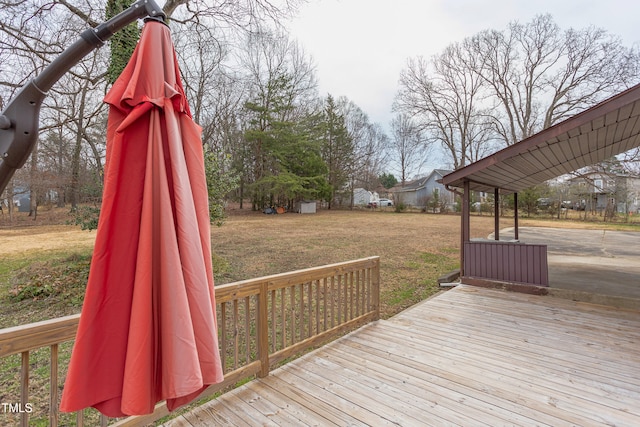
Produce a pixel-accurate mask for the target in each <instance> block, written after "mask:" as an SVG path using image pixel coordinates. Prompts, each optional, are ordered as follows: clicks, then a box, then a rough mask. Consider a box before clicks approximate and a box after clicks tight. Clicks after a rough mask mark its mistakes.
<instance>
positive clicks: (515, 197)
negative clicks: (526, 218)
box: [513, 193, 519, 240]
mask: <svg viewBox="0 0 640 427" xmlns="http://www.w3.org/2000/svg"><path fill="white" fill-rule="evenodd" d="M513 205H514V210H513V233H514V239H516V240H518V239H519V237H518V193H513Z"/></svg>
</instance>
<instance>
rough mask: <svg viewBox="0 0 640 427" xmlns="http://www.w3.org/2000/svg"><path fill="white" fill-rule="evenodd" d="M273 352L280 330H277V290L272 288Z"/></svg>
mask: <svg viewBox="0 0 640 427" xmlns="http://www.w3.org/2000/svg"><path fill="white" fill-rule="evenodd" d="M270 314H271V352H272V353H274V352H275V351H276V343H277V342H278V335H277V334H278V332H277V330H276V290H275V289H272V290H271V313H270Z"/></svg>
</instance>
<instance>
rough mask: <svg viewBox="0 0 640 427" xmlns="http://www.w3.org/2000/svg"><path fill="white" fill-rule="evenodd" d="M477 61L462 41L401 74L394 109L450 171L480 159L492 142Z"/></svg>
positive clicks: (415, 62) (413, 61) (483, 89)
mask: <svg viewBox="0 0 640 427" xmlns="http://www.w3.org/2000/svg"><path fill="white" fill-rule="evenodd" d="M478 61H479V59H478V58H477V57H476V56H475V55H474V54H473V52H472V51H471V46H470V45H469V43H468V42H467V41H465V42H464V43H456V44H453V45H450V46H449V47H447V48H446V49H445V51H444V52H443V53H442V54H440V55H437V56H434V57H433V59H432V60H431V61H430V62H429V61H426V60H425V59H424V58H418V59H415V60H413V59H410V60H409V62H408V65H407V68H406V69H405V70H403V71H402V73H401V74H400V90H399V92H398V95H397V97H396V101H395V104H394V109H395V110H396V111H398V112H403V113H406V114H408V115H409V116H411V117H412V118H413V119H414V120H415V121H416V124H417V125H419V126H420V128H421V129H422V130H423V131H424V132H425V137H426V138H427V140H428V141H429V142H430V143H432V144H433V143H439V144H441V145H442V147H443V148H444V149H445V151H446V152H447V154H448V155H449V156H450V159H451V161H452V164H453V167H454V169H458V168H460V167H463V166H465V165H466V164H467V163H469V162H472V161H474V160H476V159H477V158H479V157H481V156H482V154H484V153H485V152H486V151H487V149H488V145H489V144H490V142H491V140H492V132H491V123H490V120H489V117H490V116H489V111H488V106H487V105H486V104H487V101H486V91H485V86H484V80H483V79H482V78H481V77H480V76H479V75H478V74H477V68H478V66H479V64H478ZM483 102H484V104H483Z"/></svg>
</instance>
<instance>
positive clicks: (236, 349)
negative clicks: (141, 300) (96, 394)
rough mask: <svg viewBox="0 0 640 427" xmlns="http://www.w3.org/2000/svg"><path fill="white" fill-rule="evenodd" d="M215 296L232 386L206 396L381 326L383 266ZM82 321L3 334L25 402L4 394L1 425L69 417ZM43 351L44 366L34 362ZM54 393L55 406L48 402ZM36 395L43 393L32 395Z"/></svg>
mask: <svg viewBox="0 0 640 427" xmlns="http://www.w3.org/2000/svg"><path fill="white" fill-rule="evenodd" d="M215 295H216V303H217V316H218V319H217V320H218V335H219V341H220V354H221V358H222V363H223V367H224V370H225V380H224V382H222V383H221V384H216V385H213V386H211V387H209V388H208V389H207V390H206V391H205V392H203V394H202V395H201V397H207V396H211V395H213V394H215V393H218V392H220V391H222V390H224V389H226V388H229V387H230V386H233V385H235V384H237V383H238V382H239V381H242V380H246V379H248V378H252V377H254V376H258V377H264V376H266V375H268V373H269V371H270V370H271V369H272V368H273V367H275V366H277V365H278V364H280V363H282V362H284V361H285V360H286V359H288V358H291V357H293V356H294V355H296V354H298V353H301V352H303V351H306V350H308V349H311V348H314V347H316V346H318V345H320V344H322V343H324V342H327V341H329V340H331V339H333V338H336V337H338V336H340V335H341V334H343V333H345V332H346V331H348V330H351V329H355V328H357V327H359V326H361V325H364V324H366V323H368V322H371V321H374V320H377V319H378V318H379V301H380V260H379V258H378V257H370V258H364V259H360V260H355V261H347V262H343V263H338V264H331V265H326V266H322V267H315V268H309V269H305V270H298V271H292V272H288V273H283V274H277V275H273V276H266V277H261V278H257V279H250V280H245V281H241V282H235V283H230V284H226V285H222V286H217V287H216V289H215ZM79 318H80V317H79V315H75V316H68V317H63V318H59V319H53V320H48V321H44V322H38V323H33V324H29V325H22V326H18V327H13V328H7V329H3V330H0V360H2V362H3V364H4V362H5V361H8V360H9V359H11V358H15V359H16V360H14V361H13V362H9V363H13V364H15V366H16V378H15V380H16V381H18V382H19V387H15V388H16V389H19V395H16V396H11V395H10V394H8V393H7V392H3V393H4V394H3V395H2V400H3V402H2V405H3V407H0V424H2V425H5V424H6V425H9V424H19V425H22V426H27V425H29V418H30V417H31V418H32V419H34V420H36V419H37V420H38V421H39V422H44V419H46V418H47V417H48V418H49V425H50V426H57V425H59V422H60V421H59V418H61V417H63V416H65V417H66V416H69V415H68V414H59V413H58V406H59V394H60V393H59V390H61V384H60V382H61V378H62V377H63V376H64V375H66V366H64V367H63V369H62V370H60V369H59V366H58V365H59V364H60V363H59V360H60V359H62V357H61V350H60V347H61V346H63V345H64V346H65V347H66V348H65V350H64V351H65V352H69V351H70V348H71V345H70V343H71V341H73V339H74V338H75V333H76V329H77V326H78V320H79ZM47 349H48V351H47ZM35 352H38V356H37V360H38V362H37V363H34V362H33V361H31V362H30V357H31V355H32V354H35ZM43 353H45V355H44V356H43V355H42V354H43ZM67 356H68V355H67ZM46 359H48V367H47V368H46V369H43V367H42V366H41V365H42V364H43V363H42V360H46ZM65 360H66V359H65ZM34 365H36V366H34ZM32 369H35V371H37V372H34V373H35V374H36V375H33V377H34V378H33V380H34V381H30V377H31V376H32V375H31V370H32ZM43 371H44V372H43ZM87 375H91V373H90V372H88V373H87ZM46 377H48V378H46ZM4 381H5V380H4V379H3V382H4ZM33 382H37V384H38V385H37V386H34V384H33ZM47 383H48V387H47V386H46V384H47ZM47 388H48V390H49V397H48V399H47V398H46V397H43V396H41V394H42V393H43V392H44V393H46V391H47V390H46V389H47ZM34 389H37V393H35V394H34V395H30V392H31V391H33V390H34ZM36 397H37V399H36ZM35 401H37V402H41V403H40V404H39V405H42V402H45V401H46V402H48V404H46V406H48V408H47V409H43V408H38V407H34V403H33V402H35ZM91 411H93V412H91ZM47 412H48V415H47ZM87 413H88V414H87ZM168 413H169V412H168V410H167V407H166V404H165V403H164V402H163V403H159V404H158V405H157V406H156V409H155V411H154V413H153V414H150V415H144V416H134V417H129V418H126V419H119V420H109V419H107V418H106V417H104V416H99V415H98V414H97V412H95V411H94V410H85V411H80V412H78V413H76V414H75V415H74V416H73V417H72V418H75V420H74V421H69V420H66V419H65V420H64V421H63V424H64V425H70V424H71V423H75V425H77V426H84V425H95V424H96V423H100V424H101V425H105V426H106V425H112V426H118V427H122V426H142V425H147V424H149V423H151V422H154V421H156V420H158V419H160V418H162V417H164V416H166V415H167V414H168ZM89 420H91V421H89ZM98 420H99V421H98ZM7 423H8V424H7ZM45 423H46V422H45Z"/></svg>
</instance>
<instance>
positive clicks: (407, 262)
mask: <svg viewBox="0 0 640 427" xmlns="http://www.w3.org/2000/svg"><path fill="white" fill-rule="evenodd" d="M492 227H493V219H492V218H489V217H482V218H474V221H473V224H472V232H473V233H474V237H475V236H478V237H480V236H482V237H486V236H487V235H488V234H489V233H490V232H491V231H492ZM212 243H213V251H214V253H215V254H216V255H217V256H219V257H221V258H223V259H224V260H227V261H228V262H229V263H230V265H229V268H228V270H227V271H226V272H223V273H222V274H220V273H218V276H217V279H216V280H217V283H227V282H230V281H236V280H242V279H248V278H252V277H259V276H264V275H268V274H275V273H281V272H284V271H290V270H296V269H301V268H307V267H312V266H317V265H324V264H330V263H334V262H340V261H347V260H352V259H358V258H363V257H368V256H375V255H377V256H380V258H381V276H382V279H381V282H382V294H383V295H382V301H383V303H382V310H383V316H385V317H386V316H390V315H392V314H393V313H396V312H398V311H400V310H402V309H404V308H406V307H408V306H409V305H411V304H413V303H415V302H417V301H420V300H421V299H424V298H425V297H428V296H429V295H431V294H433V293H434V292H436V291H437V284H436V279H437V277H439V276H440V275H442V274H443V273H446V272H447V270H452V269H453V268H456V267H457V264H458V257H459V255H458V253H459V247H460V218H459V217H458V216H455V215H429V214H422V213H401V214H399V213H395V212H392V211H368V210H366V211H318V213H316V214H304V215H300V214H284V215H264V214H261V213H249V214H246V213H245V214H243V215H238V214H232V215H231V216H230V217H229V219H228V221H227V222H226V223H225V224H224V225H223V226H222V227H221V228H214V229H213V231H212Z"/></svg>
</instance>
